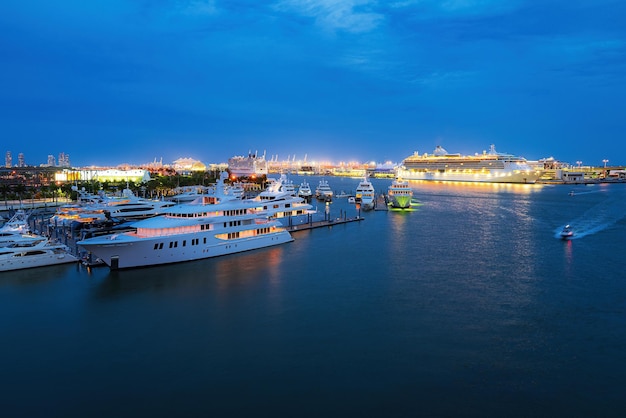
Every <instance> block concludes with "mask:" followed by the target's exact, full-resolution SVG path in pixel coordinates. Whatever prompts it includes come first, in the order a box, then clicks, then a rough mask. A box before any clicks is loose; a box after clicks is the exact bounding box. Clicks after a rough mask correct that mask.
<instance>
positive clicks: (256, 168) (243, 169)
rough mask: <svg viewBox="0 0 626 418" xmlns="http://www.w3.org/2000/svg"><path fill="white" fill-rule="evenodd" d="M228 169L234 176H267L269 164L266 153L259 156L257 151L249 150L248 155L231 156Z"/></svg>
mask: <svg viewBox="0 0 626 418" xmlns="http://www.w3.org/2000/svg"><path fill="white" fill-rule="evenodd" d="M228 171H229V172H230V175H231V176H233V177H254V176H266V175H267V173H268V164H267V160H266V159H265V155H261V156H257V153H256V152H255V153H254V154H252V153H251V152H249V153H248V156H247V157H244V156H240V155H237V156H234V157H232V158H229V159H228Z"/></svg>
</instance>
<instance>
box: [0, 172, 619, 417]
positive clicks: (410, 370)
mask: <svg viewBox="0 0 626 418" xmlns="http://www.w3.org/2000/svg"><path fill="white" fill-rule="evenodd" d="M290 178H291V179H292V180H293V181H294V183H295V184H299V183H300V181H301V180H302V179H303V178H301V177H298V176H290ZM306 179H307V181H309V183H310V184H311V186H312V187H313V188H314V187H315V185H317V183H318V181H319V179H321V177H306ZM326 180H328V181H329V183H330V185H331V187H332V188H333V190H335V191H336V192H337V193H338V192H340V191H345V192H346V193H350V192H354V189H355V188H356V186H357V184H358V182H359V179H354V178H337V177H327V178H326ZM372 182H373V184H374V186H375V188H376V190H377V193H379V194H380V193H384V192H386V188H387V187H388V185H389V184H390V183H391V179H373V180H372ZM411 187H412V189H413V192H414V199H415V204H414V206H413V208H412V209H411V210H409V211H369V212H357V208H356V206H355V205H353V204H349V203H348V202H347V200H346V199H345V198H343V199H342V198H336V199H335V200H334V201H333V202H332V203H331V204H330V205H329V211H330V216H331V217H340V216H345V215H347V216H356V215H360V216H362V217H363V218H364V220H362V221H359V222H351V223H346V224H341V225H335V226H333V227H329V228H327V227H325V228H319V229H314V230H308V231H299V232H294V233H293V237H294V239H295V240H294V242H292V243H289V244H286V245H282V246H278V247H273V248H268V249H262V250H256V251H251V252H246V253H241V254H236V255H232V256H226V257H221V258H215V259H207V260H201V261H196V262H188V263H180V264H174V265H165V266H156V267H150V268H142V269H134V270H126V271H110V270H109V269H108V268H107V267H97V268H86V267H84V266H81V265H63V266H54V267H46V268H39V269H30V270H23V271H17V272H10V273H1V274H0V335H1V336H2V342H1V344H0V385H1V390H2V392H1V393H2V396H0V411H2V415H3V416H6V417H14V416H15V417H16V416H24V417H38V416H41V417H86V416H89V417H99V416H102V417H113V416H115V417H125V416H129V417H130V416H153V417H154V416H224V417H231V416H251V417H252V416H289V417H305V416H306V417H309V416H315V417H318V416H333V417H334V416H341V417H344V416H355V417H364V416H372V417H415V416H420V417H485V416H494V417H495V416H498V417H500V416H508V417H517V416H520V417H529V416H556V415H559V416H570V417H572V416H581V417H588V416H605V417H609V416H615V417H618V416H623V414H624V411H626V397H625V396H624V393H625V389H626V383H625V377H626V362H625V361H624V358H625V355H626V276H625V271H624V267H625V265H626V262H625V255H624V249H625V248H626V185H625V184H595V185H572V186H564V185H510V184H509V185H506V184H501V185H497V184H469V183H449V184H448V183H427V182H411ZM570 192H574V193H573V194H570ZM313 204H314V205H317V206H319V207H318V209H319V210H320V211H324V210H325V206H324V205H323V204H322V203H316V202H315V201H314V202H313ZM565 224H571V225H572V227H573V229H574V232H575V234H576V235H575V237H574V239H572V240H567V241H564V240H562V239H560V237H559V232H560V230H561V229H562V227H563V226H564V225H565Z"/></svg>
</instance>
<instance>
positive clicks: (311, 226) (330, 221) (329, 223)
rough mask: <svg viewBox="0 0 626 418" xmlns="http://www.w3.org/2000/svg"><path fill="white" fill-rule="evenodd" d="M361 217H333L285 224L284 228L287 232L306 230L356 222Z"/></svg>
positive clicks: (361, 218)
mask: <svg viewBox="0 0 626 418" xmlns="http://www.w3.org/2000/svg"><path fill="white" fill-rule="evenodd" d="M363 219H365V218H363V217H360V216H355V217H352V218H348V217H344V218H335V219H324V220H321V221H311V222H307V223H302V224H298V225H289V226H286V227H285V229H286V230H287V231H289V232H297V231H308V230H310V229H315V228H323V227H331V226H334V225H341V224H345V223H348V222H358V221H362V220H363Z"/></svg>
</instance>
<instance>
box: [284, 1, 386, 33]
mask: <svg viewBox="0 0 626 418" xmlns="http://www.w3.org/2000/svg"><path fill="white" fill-rule="evenodd" d="M374 5H375V2H374V1H371V0H340V1H337V0H282V1H280V2H279V3H277V4H276V6H275V9H276V10H278V11H281V12H295V13H299V14H300V15H302V16H305V17H308V18H312V19H314V20H315V22H316V24H317V25H319V26H320V27H322V28H323V29H324V30H328V31H331V32H335V31H345V32H349V33H364V32H370V31H372V30H374V29H376V28H377V27H378V26H379V25H380V24H381V23H382V22H383V21H384V19H385V17H384V15H383V14H381V13H377V12H374V11H372V8H373V6H374Z"/></svg>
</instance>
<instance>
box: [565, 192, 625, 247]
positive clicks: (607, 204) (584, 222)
mask: <svg viewBox="0 0 626 418" xmlns="http://www.w3.org/2000/svg"><path fill="white" fill-rule="evenodd" d="M584 193H593V192H584ZM625 206H626V205H625V203H624V202H620V201H617V200H613V199H611V200H607V201H604V202H601V203H598V204H597V205H595V206H593V207H592V208H590V209H588V210H587V211H585V213H583V214H582V215H581V216H579V217H578V218H576V219H571V220H569V221H568V222H566V224H569V225H571V226H572V229H573V231H574V236H572V237H570V238H569V239H578V238H583V237H586V236H588V235H592V234H595V233H598V232H600V231H604V230H605V229H608V228H610V227H612V226H613V225H615V224H616V223H618V222H619V221H621V220H622V219H624V218H626V210H625V209H626V208H625ZM566 224H563V225H561V226H559V227H557V228H556V229H554V237H555V238H559V239H560V238H562V236H561V231H563V228H564V227H565V225H566Z"/></svg>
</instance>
